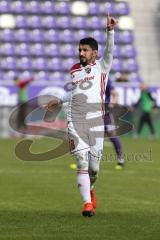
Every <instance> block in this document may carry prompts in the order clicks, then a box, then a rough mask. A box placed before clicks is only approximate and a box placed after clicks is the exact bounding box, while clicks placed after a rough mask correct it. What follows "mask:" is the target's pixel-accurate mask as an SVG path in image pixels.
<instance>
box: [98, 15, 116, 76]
mask: <svg viewBox="0 0 160 240" xmlns="http://www.w3.org/2000/svg"><path fill="white" fill-rule="evenodd" d="M116 25H117V20H116V19H115V18H113V17H110V16H109V14H108V15H107V43H106V48H105V50H104V54H103V56H102V58H101V60H100V61H101V64H102V67H103V68H104V69H103V70H104V71H105V72H109V71H110V68H111V65H112V59H113V49H114V27H115V26H116Z"/></svg>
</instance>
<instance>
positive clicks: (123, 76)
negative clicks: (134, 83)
mask: <svg viewBox="0 0 160 240" xmlns="http://www.w3.org/2000/svg"><path fill="white" fill-rule="evenodd" d="M116 82H123V83H124V82H128V77H127V74H126V73H125V72H122V73H121V74H120V76H119V77H118V78H117V79H116Z"/></svg>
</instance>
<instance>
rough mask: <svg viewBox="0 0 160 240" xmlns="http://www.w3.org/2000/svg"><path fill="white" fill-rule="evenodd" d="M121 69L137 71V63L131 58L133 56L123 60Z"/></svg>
mask: <svg viewBox="0 0 160 240" xmlns="http://www.w3.org/2000/svg"><path fill="white" fill-rule="evenodd" d="M122 71H124V72H136V71H138V64H137V62H136V60H135V59H133V58H130V59H126V60H123V62H122Z"/></svg>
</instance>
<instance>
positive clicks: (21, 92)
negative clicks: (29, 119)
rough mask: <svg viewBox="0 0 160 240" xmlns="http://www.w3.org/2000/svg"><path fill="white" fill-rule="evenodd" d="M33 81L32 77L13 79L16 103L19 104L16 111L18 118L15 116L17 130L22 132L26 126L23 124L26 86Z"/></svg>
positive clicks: (26, 97) (26, 95) (25, 107)
mask: <svg viewBox="0 0 160 240" xmlns="http://www.w3.org/2000/svg"><path fill="white" fill-rule="evenodd" d="M33 80H34V78H33V77H30V78H27V79H20V78H19V77H15V78H14V81H15V85H16V86H17V88H18V103H19V105H20V106H19V109H18V116H17V129H18V130H21V131H22V132H24V131H25V128H26V125H25V123H24V119H25V117H26V116H27V115H26V114H27V107H28V106H27V100H28V94H27V86H28V85H29V84H30V83H31V82H32V81H33Z"/></svg>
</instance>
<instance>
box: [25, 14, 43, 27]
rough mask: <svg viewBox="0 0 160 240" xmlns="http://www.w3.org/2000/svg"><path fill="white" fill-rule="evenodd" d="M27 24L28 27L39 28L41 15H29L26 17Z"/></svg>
mask: <svg viewBox="0 0 160 240" xmlns="http://www.w3.org/2000/svg"><path fill="white" fill-rule="evenodd" d="M27 26H28V27H29V28H40V27H41V17H39V16H36V15H35V16H29V17H28V18H27Z"/></svg>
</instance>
